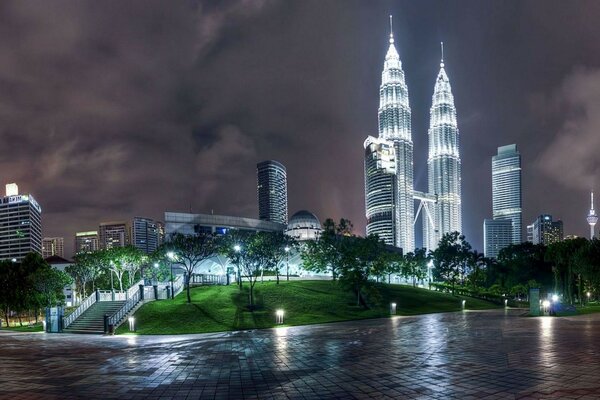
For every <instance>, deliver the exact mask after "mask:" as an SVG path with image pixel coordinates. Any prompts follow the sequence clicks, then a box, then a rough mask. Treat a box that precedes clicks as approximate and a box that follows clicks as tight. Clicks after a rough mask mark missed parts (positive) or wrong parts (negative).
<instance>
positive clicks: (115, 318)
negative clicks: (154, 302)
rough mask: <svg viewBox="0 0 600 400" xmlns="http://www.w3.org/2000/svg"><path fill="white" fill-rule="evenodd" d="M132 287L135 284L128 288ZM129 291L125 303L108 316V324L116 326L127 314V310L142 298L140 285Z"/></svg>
mask: <svg viewBox="0 0 600 400" xmlns="http://www.w3.org/2000/svg"><path fill="white" fill-rule="evenodd" d="M134 288H135V286H132V287H131V288H130V290H131V289H134ZM130 290H128V292H130ZM131 292H132V293H131V295H130V296H129V298H128V299H127V301H126V302H125V304H123V307H121V308H120V309H119V310H118V311H117V312H116V313H114V314H113V315H112V316H110V317H109V318H108V325H112V326H114V327H115V328H116V327H117V326H118V325H119V322H121V320H122V319H123V318H125V317H126V316H127V314H129V312H130V311H131V310H132V309H133V308H134V307H135V306H136V305H137V303H139V302H140V300H141V299H142V296H141V292H140V287H139V286H138V287H137V289H134V290H133V291H131Z"/></svg>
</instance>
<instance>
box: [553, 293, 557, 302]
mask: <svg viewBox="0 0 600 400" xmlns="http://www.w3.org/2000/svg"><path fill="white" fill-rule="evenodd" d="M552 302H553V303H556V302H558V295H557V294H553V295H552Z"/></svg>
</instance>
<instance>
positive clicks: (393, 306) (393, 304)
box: [390, 303, 396, 315]
mask: <svg viewBox="0 0 600 400" xmlns="http://www.w3.org/2000/svg"><path fill="white" fill-rule="evenodd" d="M390 314H392V315H396V303H390Z"/></svg>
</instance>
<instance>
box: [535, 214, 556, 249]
mask: <svg viewBox="0 0 600 400" xmlns="http://www.w3.org/2000/svg"><path fill="white" fill-rule="evenodd" d="M561 240H563V222H562V221H560V220H558V221H553V220H552V215H549V214H542V215H540V216H539V217H537V218H536V219H535V221H533V223H531V224H530V225H527V241H528V242H531V243H533V244H544V245H546V246H547V245H549V244H552V243H556V242H560V241H561Z"/></svg>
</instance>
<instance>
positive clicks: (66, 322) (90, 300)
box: [63, 292, 96, 329]
mask: <svg viewBox="0 0 600 400" xmlns="http://www.w3.org/2000/svg"><path fill="white" fill-rule="evenodd" d="M95 302H96V292H94V293H92V294H90V295H89V296H88V297H87V298H86V299H85V300H83V301H82V302H81V304H80V305H79V307H77V308H76V309H75V310H74V311H73V312H72V313H71V314H69V315H68V316H66V317H63V329H64V328H68V327H69V325H71V324H72V323H73V321H75V320H76V319H77V318H79V316H80V315H81V314H83V313H84V312H85V310H87V309H88V308H90V306H91V305H92V304H94V303H95Z"/></svg>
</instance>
